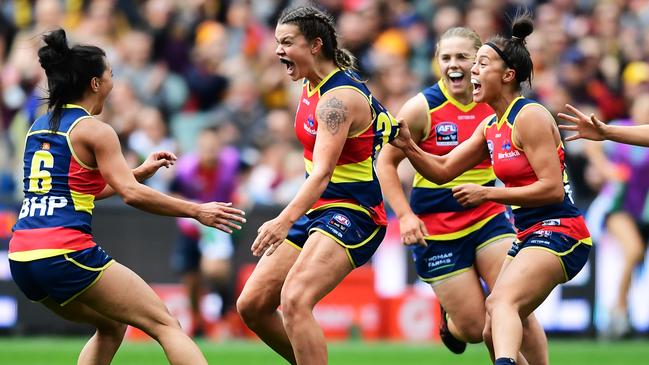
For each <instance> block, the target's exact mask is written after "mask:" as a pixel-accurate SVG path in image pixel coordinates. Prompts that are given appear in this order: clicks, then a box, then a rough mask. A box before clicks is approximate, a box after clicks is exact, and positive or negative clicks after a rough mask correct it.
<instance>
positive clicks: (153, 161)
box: [95, 151, 178, 200]
mask: <svg viewBox="0 0 649 365" xmlns="http://www.w3.org/2000/svg"><path fill="white" fill-rule="evenodd" d="M177 159H178V157H176V155H174V154H173V153H171V152H166V151H160V152H153V153H151V154H150V155H149V157H147V159H146V160H145V161H144V162H143V163H142V164H141V165H140V166H138V167H136V168H134V169H133V170H132V171H133V176H134V177H135V180H137V181H138V182H140V183H143V182H145V181H146V180H147V179H148V178H150V177H151V176H153V175H154V174H155V173H156V171H158V169H160V168H161V167H163V166H164V167H167V168H168V167H169V166H171V165H173V164H174V163H175V162H176V160H177ZM113 195H115V190H114V189H113V188H112V187H111V186H110V185H106V187H105V188H104V190H102V191H101V193H99V194H97V196H96V197H95V200H101V199H105V198H108V197H110V196H113Z"/></svg>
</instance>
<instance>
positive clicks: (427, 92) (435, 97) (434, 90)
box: [421, 81, 448, 109]
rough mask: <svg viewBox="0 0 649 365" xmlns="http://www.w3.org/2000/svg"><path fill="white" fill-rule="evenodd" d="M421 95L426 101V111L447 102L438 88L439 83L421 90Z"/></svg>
mask: <svg viewBox="0 0 649 365" xmlns="http://www.w3.org/2000/svg"><path fill="white" fill-rule="evenodd" d="M440 82H441V81H440ZM421 95H423V97H424V99H425V100H426V102H427V104H428V109H434V108H437V107H438V106H440V105H442V104H444V103H445V102H446V101H447V100H448V99H447V98H446V96H445V95H444V92H443V91H442V89H441V88H440V86H439V82H437V83H435V84H434V85H432V86H429V87H427V88H425V89H424V90H422V91H421Z"/></svg>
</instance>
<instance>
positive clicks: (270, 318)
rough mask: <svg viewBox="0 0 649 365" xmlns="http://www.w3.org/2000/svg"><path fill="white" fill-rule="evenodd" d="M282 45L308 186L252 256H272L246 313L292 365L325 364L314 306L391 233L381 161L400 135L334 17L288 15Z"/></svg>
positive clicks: (261, 268) (250, 290) (308, 12)
mask: <svg viewBox="0 0 649 365" xmlns="http://www.w3.org/2000/svg"><path fill="white" fill-rule="evenodd" d="M275 38H276V40H277V43H278V45H277V49H276V51H275V52H276V53H277V56H278V57H279V60H280V62H282V63H283V64H285V65H286V71H287V74H288V75H289V77H290V78H291V79H292V80H293V81H298V80H299V81H300V82H301V83H302V96H301V97H300V101H299V106H298V110H297V115H296V119H295V120H296V121H295V132H296V134H297V137H298V139H299V140H300V142H301V143H302V145H303V147H304V161H305V165H306V172H307V178H306V181H305V182H304V184H303V185H302V187H301V188H300V190H299V191H298V193H297V194H296V196H295V197H294V198H293V200H292V201H291V202H290V203H289V204H288V206H287V207H286V208H285V209H284V210H283V211H282V212H281V213H280V214H279V216H277V217H276V218H275V219H272V220H270V221H268V222H266V223H264V224H263V225H262V226H261V227H260V228H259V231H258V235H257V238H256V239H255V241H254V242H253V244H252V252H253V254H255V255H258V256H261V255H263V256H262V258H261V260H260V261H259V263H258V264H257V267H256V268H255V271H254V272H253V273H252V276H251V277H250V279H248V282H247V283H246V285H245V287H244V289H243V292H242V293H241V296H240V297H239V300H238V301H237V308H238V310H239V313H240V314H241V317H242V318H243V320H244V321H245V323H246V325H247V326H248V327H249V328H251V329H252V330H253V331H254V332H256V333H257V335H259V337H260V338H261V339H262V340H263V341H264V342H266V343H267V344H268V345H269V346H270V347H271V348H272V349H273V350H275V351H276V352H277V353H279V354H280V355H281V356H283V357H284V358H285V359H286V360H288V361H289V362H291V363H293V364H309V365H318V364H326V363H327V346H326V342H325V339H324V335H323V333H322V330H321V329H320V327H319V326H318V324H317V322H316V321H315V318H314V317H313V313H312V312H313V307H314V306H315V304H316V303H317V302H318V301H320V299H322V298H323V297H324V296H325V295H326V294H327V293H329V292H330V291H331V290H333V289H334V288H335V287H336V285H338V284H339V283H340V282H341V281H342V280H343V279H344V278H345V276H347V274H349V273H350V272H351V271H352V270H353V269H354V268H356V267H358V266H361V265H363V264H364V263H365V262H367V261H368V260H369V259H370V257H371V256H372V254H373V253H374V251H376V248H377V247H378V245H379V244H380V243H381V241H382V239H383V236H384V235H385V229H386V224H387V219H386V214H385V210H384V208H383V198H382V196H381V188H380V186H379V182H378V179H377V177H376V172H375V169H374V161H375V158H376V154H377V153H378V151H379V150H380V149H381V147H382V146H383V144H385V143H387V142H388V141H389V140H390V139H392V138H394V135H395V134H396V132H397V129H396V123H395V121H394V119H393V118H392V117H391V116H390V114H389V113H388V112H387V110H386V109H385V108H384V107H383V106H381V104H380V103H379V102H378V101H376V99H374V98H373V97H372V94H371V93H370V91H369V90H368V89H367V87H366V86H365V85H364V84H363V83H362V82H360V81H359V80H358V76H357V74H356V73H355V72H354V71H353V69H352V68H353V65H354V59H353V57H351V55H350V54H349V53H348V52H346V51H345V50H343V49H340V48H338V41H337V39H336V31H335V29H334V24H333V20H332V19H331V17H329V16H328V15H327V14H325V13H323V12H322V11H320V10H317V9H315V8H312V7H300V8H294V9H288V10H286V11H285V12H284V13H283V14H282V16H281V18H280V19H279V22H278V24H277V27H276V28H275ZM264 253H265V254H264ZM280 304H281V306H282V313H280V312H279V311H278V310H277V308H278V306H279V305H280Z"/></svg>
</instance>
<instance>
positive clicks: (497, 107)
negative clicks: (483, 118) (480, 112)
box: [489, 93, 520, 119]
mask: <svg viewBox="0 0 649 365" xmlns="http://www.w3.org/2000/svg"><path fill="white" fill-rule="evenodd" d="M519 96H520V94H519V93H501V94H500V95H498V98H497V99H496V100H494V101H492V102H490V103H489V106H490V107H491V108H492V109H493V110H494V111H495V112H496V116H497V117H498V119H500V118H502V116H503V115H505V112H507V108H509V105H510V104H511V103H512V102H513V101H514V99H516V98H517V97H519Z"/></svg>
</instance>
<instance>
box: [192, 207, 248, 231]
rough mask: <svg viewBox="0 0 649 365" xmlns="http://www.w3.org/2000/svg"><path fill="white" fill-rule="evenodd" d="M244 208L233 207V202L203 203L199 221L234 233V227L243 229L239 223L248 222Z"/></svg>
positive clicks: (197, 218) (197, 217) (198, 216)
mask: <svg viewBox="0 0 649 365" xmlns="http://www.w3.org/2000/svg"><path fill="white" fill-rule="evenodd" d="M245 214H246V213H245V212H244V211H243V210H239V209H237V208H232V203H221V202H211V203H204V204H201V206H200V210H199V212H198V215H197V216H196V217H195V218H196V220H197V221H199V222H201V223H202V224H204V225H206V226H210V227H214V228H216V229H218V230H221V231H223V232H225V233H232V230H233V229H237V230H239V229H241V225H240V224H239V223H246V218H244V217H243V216H244V215H245Z"/></svg>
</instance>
